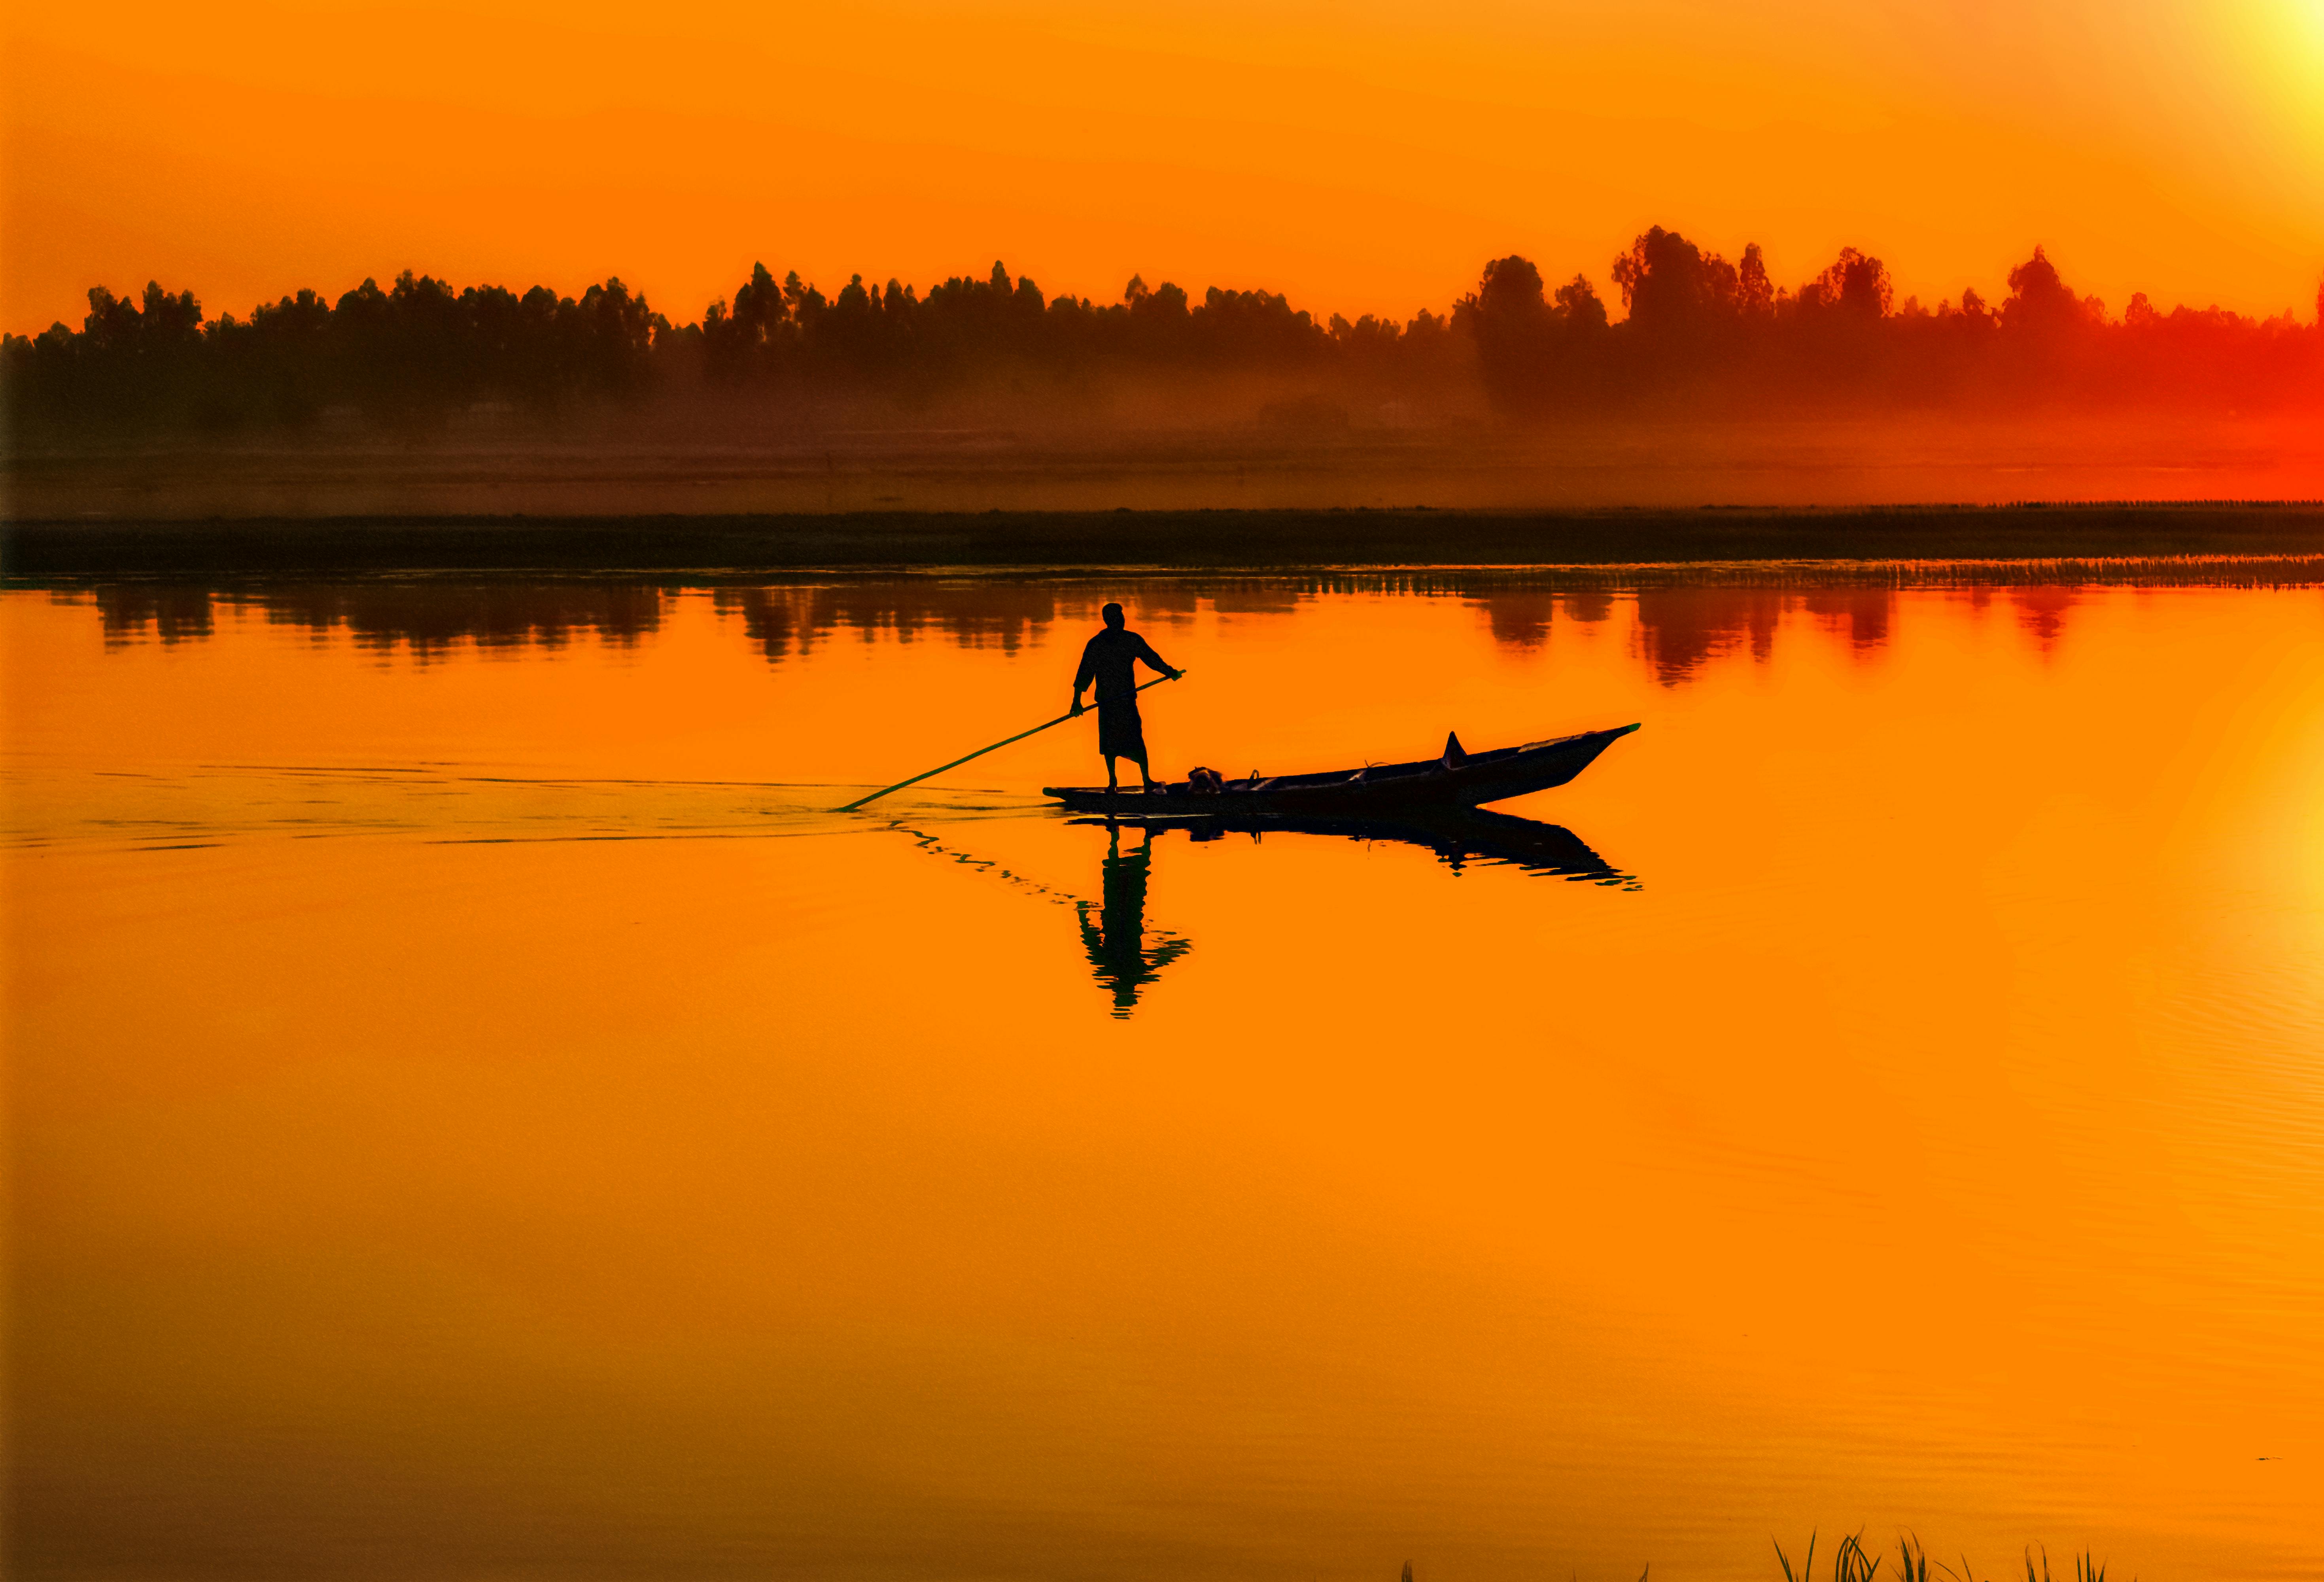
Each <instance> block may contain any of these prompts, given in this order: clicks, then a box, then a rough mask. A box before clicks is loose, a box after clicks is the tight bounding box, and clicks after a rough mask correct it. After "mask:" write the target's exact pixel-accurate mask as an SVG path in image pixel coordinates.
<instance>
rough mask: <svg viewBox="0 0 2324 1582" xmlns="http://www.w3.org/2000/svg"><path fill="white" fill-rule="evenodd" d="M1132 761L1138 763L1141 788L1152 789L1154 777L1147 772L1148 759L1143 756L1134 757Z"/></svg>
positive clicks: (1144, 789)
mask: <svg viewBox="0 0 2324 1582" xmlns="http://www.w3.org/2000/svg"><path fill="white" fill-rule="evenodd" d="M1130 762H1131V763H1135V764H1137V765H1138V784H1139V789H1140V790H1142V791H1152V790H1153V789H1154V777H1153V776H1152V775H1150V774H1148V773H1147V772H1146V760H1145V759H1143V758H1132V759H1131V760H1130Z"/></svg>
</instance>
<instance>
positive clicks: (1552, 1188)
mask: <svg viewBox="0 0 2324 1582" xmlns="http://www.w3.org/2000/svg"><path fill="white" fill-rule="evenodd" d="M1106 597H1121V598H1122V599H1123V600H1124V602H1126V603H1127V604H1128V605H1129V606H1130V609H1131V611H1132V624H1134V625H1136V626H1138V627H1139V628H1141V629H1142V630H1144V631H1145V632H1146V633H1147V634H1148V636H1149V637H1150V638H1151V639H1152V641H1153V642H1154V643H1155V645H1156V646H1157V648H1159V649H1160V650H1161V652H1163V653H1164V654H1165V655H1166V656H1167V657H1168V658H1169V659H1170V660H1171V661H1173V662H1175V663H1177V664H1180V665H1183V666H1185V667H1186V668H1187V669H1188V670H1189V671H1190V672H1191V673H1190V675H1189V677H1188V679H1187V680H1186V681H1185V682H1184V683H1182V684H1179V685H1176V686H1172V687H1165V688H1161V689H1157V690H1156V691H1155V692H1153V693H1151V694H1149V695H1148V705H1149V707H1148V736H1149V740H1151V741H1152V742H1153V744H1154V745H1155V748H1156V751H1157V757H1158V760H1159V762H1158V763H1157V767H1158V768H1166V769H1167V770H1169V771H1170V772H1174V773H1183V772H1185V769H1186V767H1187V766H1189V765H1190V764H1191V763H1196V762H1202V763H1211V764H1213V765H1216V766H1218V767H1221V768H1222V769H1224V770H1226V771H1227V772H1230V773H1236V774H1240V773H1241V772H1244V771H1246V770H1248V769H1252V768H1257V769H1260V770H1264V771H1272V772H1289V771H1296V770H1301V769H1307V768H1322V767H1329V766H1332V765H1333V764H1338V763H1357V762H1360V761H1362V760H1363V759H1365V758H1367V757H1370V758H1377V759H1388V758H1401V757H1411V756H1417V755H1420V754H1431V753H1434V750H1435V749H1436V748H1437V746H1438V745H1440V744H1441V743H1442V741H1443V735H1444V732H1445V731H1446V730H1447V729H1448V728H1453V727H1457V728H1458V729H1459V731H1460V733H1461V735H1462V740H1463V741H1464V742H1465V743H1466V744H1468V745H1469V746H1471V748H1472V749H1474V748H1480V747H1486V746H1492V745H1504V744H1507V743H1511V742H1515V741H1519V740H1525V739H1530V738H1535V737H1539V736H1543V735H1552V734H1557V733H1562V732H1564V731H1569V730H1575V729H1582V728H1588V727H1594V726H1609V725H1618V724H1624V723H1628V722H1629V721H1631V720H1638V721H1642V722H1643V723H1644V726H1645V728H1644V729H1643V730H1642V731H1641V732H1639V733H1638V734H1637V735H1634V736H1631V737H1628V738H1626V739H1625V740H1623V741H1622V742H1620V743H1618V744H1617V745H1616V746H1615V747H1614V748H1613V749H1612V750H1610V751H1609V753H1608V754H1607V755H1606V756H1605V757H1604V758H1602V759H1601V760H1600V762H1599V763H1597V765H1596V766H1594V767H1593V768H1591V770H1590V771H1589V772H1587V773H1586V774H1585V775H1583V776H1582V778H1581V779H1580V780H1579V781H1577V782H1574V783H1573V784H1572V785H1571V786H1569V787H1566V788H1564V789H1563V790H1561V791H1552V792H1549V793H1546V794H1545V795H1542V796H1539V797H1535V798H1532V799H1528V800H1526V801H1524V802H1520V803H1515V804H1509V805H1508V806H1507V808H1506V809H1505V810H1506V811H1508V812H1510V813H1513V814H1517V815H1520V816H1522V817H1524V818H1525V819H1529V820H1535V821H1539V823H1536V824H1528V825H1518V826H1504V827H1502V828H1501V829H1500V831H1499V834H1498V835H1497V836H1496V837H1495V840H1496V842H1498V844H1493V843H1488V846H1489V849H1468V848H1465V847H1459V846H1445V845H1443V844H1440V845H1437V846H1430V845H1427V844H1421V843H1414V842H1407V841H1398V840H1395V839H1379V840H1373V841H1369V842H1359V841H1353V840H1349V839H1344V838H1338V837H1328V836H1323V835H1302V834H1296V833H1285V832H1275V833H1269V834H1268V835H1266V836H1264V837H1259V838H1253V837H1250V836H1249V835H1242V834H1236V835H1229V836H1227V837H1223V838H1220V839H1215V840H1207V841H1195V840H1192V839H1189V838H1188V837H1187V836H1186V835H1185V833H1184V832H1183V831H1177V832H1169V833H1159V834H1151V835H1149V834H1148V833H1146V832H1143V831H1138V830H1128V831H1125V830H1120V829H1113V830H1109V829H1108V828H1104V827H1102V825H1094V824H1091V823H1087V822H1078V821H1074V820H1072V819H1065V818H1063V817H1059V816H1056V815H1055V814H1052V813H1049V812H1047V811H1045V810H1042V808H1041V807H1040V805H1039V801H1038V798H1037V794H1036V792H1037V788H1038V787H1039V786H1040V785H1042V784H1044V783H1054V782H1059V781H1073V782H1085V781H1087V780H1088V779H1090V778H1091V776H1092V773H1093V771H1095V770H1096V768H1097V766H1096V764H1095V762H1094V760H1093V758H1092V757H1090V756H1089V754H1090V744H1091V739H1092V737H1093V725H1091V724H1089V723H1087V722H1084V723H1083V724H1080V725H1077V726H1074V727H1070V728H1068V729H1061V730H1059V731H1056V732H1053V733H1051V734H1049V735H1047V736H1043V737H1038V738H1036V739H1034V740H1033V741H1030V742H1027V743H1025V744H1022V745H1019V746H1018V747H1015V748H1011V749H1010V750H1009V751H1008V752H1006V753H1005V754H1000V755H997V756H995V757H993V758H991V759H989V760H984V761H981V762H980V763H977V764H974V765H973V766H971V768H969V769H968V770H964V771H962V772H960V773H959V774H958V775H957V776H956V777H955V779H954V782H953V783H950V784H947V785H945V786H944V787H943V788H941V789H933V790H931V789H927V788H922V789H920V790H918V791H915V792H911V793H907V794H904V795H901V796H899V797H897V798H896V799H894V800H891V801H889V802H886V803H882V804H876V805H875V807H874V809H873V810H871V811H870V812H867V813H865V814H862V815H855V816H846V817H840V816H834V815H832V814H830V813H828V812H826V811H824V810H826V809H828V808H830V807H832V806H834V805H835V804H836V803H838V802H840V801H844V800H846V798H847V796H848V795H851V794H853V791H854V790H856V789H858V788H862V787H865V786H869V785H872V784H878V783H882V782H886V781H889V780H892V779H895V778H899V777H900V776H901V775H903V774H906V773H908V772H913V771H916V770H918V769H921V768H925V767H927V765H928V764H929V763H934V762H936V761H939V760H941V759H942V758H944V757H947V756H950V755H953V754H955V753H958V752H961V751H965V750H966V749H967V748H969V747H971V746H973V745H977V744H978V743H980V742H982V741H985V740H989V739H991V738H994V737H998V736H1000V735H1005V734H1007V733H1008V732H1010V731H1011V730H1015V729H1019V728H1022V727H1023V726H1026V725H1028V724H1031V723H1033V722H1035V721H1037V720H1038V719H1041V718H1045V717H1048V716H1049V715H1051V714H1055V713H1056V712H1058V711H1059V710H1060V709H1061V708H1062V707H1063V705H1064V703H1065V698H1066V692H1067V688H1068V683H1069V680H1070V677H1071V673H1072V669H1073V664H1074V658H1075V657H1076V655H1077V652H1078V647H1079V643H1080V641H1081V639H1082V637H1083V635H1084V634H1085V632H1086V631H1087V630H1089V629H1090V628H1091V627H1092V626H1093V624H1094V611H1095V607H1096V606H1097V605H1098V604H1099V603H1100V602H1102V600H1103V599H1104V598H1106ZM0 632H5V644H6V648H5V675H6V687H7V691H6V711H7V712H6V718H7V746H8V760H7V769H8V773H9V777H10V778H9V796H10V802H9V809H8V824H9V830H10V846H9V848H8V850H7V851H6V854H5V865H6V867H5V879H6V896H7V907H8V919H7V921H8V928H9V934H8V950H7V957H6V962H7V990H6V993H7V998H6V1032H7V1049H8V1059H9V1079H10V1087H9V1089H8V1095H7V1105H8V1125H9V1153H10V1159H11V1161H12V1166H13V1180H12V1185H11V1198H10V1204H9V1212H10V1216H11V1218H10V1224H9V1235H8V1240H9V1246H10V1252H11V1256H12V1259H13V1266H12V1291H11V1306H12V1312H11V1319H10V1327H9V1329H10V1344H11V1348H12V1349H11V1356H10V1375H9V1390H10V1402H9V1414H8V1433H9V1439H10V1446H9V1448H10V1453H11V1456H12V1457H13V1469H12V1476H13V1479H14V1503H13V1512H12V1519H11V1524H10V1528H9V1532H8V1542H9V1544H10V1546H11V1549H12V1550H13V1554H12V1556H11V1560H12V1563H11V1565H10V1570H11V1571H12V1573H13V1574H14V1575H17V1576H23V1577H141V1578H143V1577H185V1576H194V1575H201V1574H207V1575H226V1574H234V1575H261V1574H263V1575H278V1576H284V1577H290V1576H299V1577H356V1576H362V1577H543V1578H546V1577H589V1576H620V1577H657V1578H659V1577H680V1576H721V1577H724V1576H734V1577H742V1576H749V1577H770V1576H776V1577H1091V1578H1106V1577H1135V1578H1146V1577H1153V1578H1160V1577H1194V1576H1200V1577H1253V1578H1259V1577H1265V1578H1276V1577H1282V1578H1296V1579H1301V1582H1305V1579H1307V1578H1332V1579H1337V1578H1347V1579H1350V1582H1358V1579H1363V1582H1389V1579H1390V1578H1393V1577H1395V1576H1396V1575H1397V1568H1398V1567H1399V1566H1400V1565H1401V1564H1402V1563H1403V1562H1404V1561H1405V1560H1406V1559H1410V1560H1411V1561H1412V1562H1413V1563H1414V1567H1415V1572H1416V1576H1417V1577H1419V1578H1420V1579H1421V1582H1470V1579H1472V1578H1473V1579H1478V1582H1489V1579H1499V1578H1539V1577H1566V1576H1569V1575H1578V1576H1580V1577H1587V1578H1599V1579H1614V1582H1628V1579H1629V1578H1631V1577H1636V1576H1637V1575H1638V1574H1639V1570H1640V1568H1641V1567H1643V1566H1645V1565H1646V1564H1648V1563H1649V1562H1651V1563H1652V1565H1653V1567H1654V1573H1653V1574H1654V1575H1655V1577H1680V1578H1683V1577H1771V1576H1773V1575H1775V1556H1774V1553H1773V1550H1772V1549H1771V1547H1770V1544H1769V1540H1770V1538H1771V1537H1775V1538H1779V1539H1781V1540H1782V1541H1783V1542H1784V1544H1785V1545H1786V1546H1787V1547H1789V1548H1791V1549H1792V1550H1794V1554H1796V1553H1797V1550H1798V1548H1799V1546H1800V1545H1802V1544H1803V1543H1804V1541H1805V1540H1806V1538H1807V1536H1808V1534H1809V1531H1810V1530H1811V1529H1812V1528H1820V1529H1821V1531H1822V1532H1823V1534H1824V1539H1823V1543H1824V1546H1825V1550H1827V1551H1828V1550H1829V1546H1830V1543H1831V1537H1832V1535H1833V1534H1834V1533H1836V1532H1839V1531H1851V1530H1854V1529H1856V1528H1858V1527H1863V1528H1865V1529H1867V1540H1868V1541H1876V1542H1878V1541H1888V1540H1893V1539H1894V1537H1895V1534H1896V1533H1897V1532H1899V1531H1904V1530H1911V1531H1917V1532H1918V1533H1919V1534H1920V1535H1921V1536H1922V1538H1923V1539H1924V1540H1926V1541H1927V1542H1928V1543H1929V1545H1930V1547H1931V1549H1932V1551H1933V1553H1934V1555H1935V1557H1936V1558H1938V1559H1949V1560H1951V1561H1952V1562H1953V1563H1954V1564H1955V1565H1956V1566H1957V1567H1958V1566H1959V1564H1960V1561H1959V1559H1958V1558H1957V1557H1958V1556H1959V1555H1960V1553H1961V1552H1962V1551H1966V1553H1967V1555H1968V1556H1969V1559H1970V1561H1971V1562H1972V1563H1973V1564H1974V1567H1975V1568H1976V1571H1977V1574H1978V1576H1979V1577H1999V1576H2002V1575H2005V1574H2006V1572H2007V1571H2008V1570H2009V1569H2010V1568H2013V1567H2015V1566H2016V1565H2018V1564H2019V1562H2018V1560H2017V1559H2016V1556H2017V1555H2018V1552H2019V1551H2020V1550H2021V1549H2022V1548H2023V1547H2024V1545H2026V1544H2028V1543H2046V1544H2047V1545H2048V1546H2049V1549H2050V1550H2051V1552H2052V1555H2053V1556H2056V1557H2058V1559H2059V1562H2060V1563H2061V1565H2062V1564H2063V1563H2064V1560H2063V1557H2064V1555H2065V1553H2066V1552H2067V1551H2069V1550H2080V1549H2082V1548H2085V1547H2087V1548H2089V1549H2090V1550H2094V1551H2096V1552H2097V1553H2098V1555H2099V1556H2101V1557H2102V1558H2105V1559H2107V1560H2108V1561H2110V1563H2111V1566H2112V1568H2113V1572H2114V1574H2117V1575H2121V1576H2128V1575H2131V1574H2133V1573H2135V1574H2136V1575H2139V1576H2143V1577H2147V1578H2150V1579H2154V1578H2170V1577H2185V1578H2209V1577H2221V1578H2225V1577H2244V1578H2251V1577H2324V1516H2319V1512H2324V590H2319V588H2317V587H2289V588H2264V587H2189V586H2170V587H2161V586H2150V587H2138V586H2118V587H2061V586H2039V587H1951V588H1946V587H1925V588H1922V589H1919V590H1916V591H1906V592H1901V593H1899V592H1892V591H1890V590H1888V589H1886V588H1867V587H1808V586H1801V587H1790V588H1784V587H1720V586H1711V585H1693V586H1689V585H1674V586H1659V587H1646V588H1644V589H1637V588H1632V589H1629V590H1624V589H1622V588H1618V587H1615V588H1605V589H1595V590H1593V589H1589V588H1578V589H1577V588H1569V589H1565V590H1563V591H1559V590H1555V589H1544V588H1532V589H1528V588H1526V587H1510V586H1486V585H1475V586H1464V585H1463V584H1462V581H1461V579H1460V578H1454V577H1444V578H1433V579H1432V578H1423V579H1420V580H1419V581H1418V582H1416V583H1406V584H1404V585H1396V586H1392V585H1388V584H1379V583H1371V584H1367V583H1363V582H1358V581H1350V582H1347V583H1344V584H1332V583H1320V584H1297V583H1288V582H1241V583H1233V582H1229V583H1203V582H1194V581H1176V582H1150V583H1143V584H1123V585H1095V584H1063V583H1060V584H1038V583H1016V584H997V583H983V584H979V583H968V582H963V583H940V582H924V583H918V584H911V585H892V584H891V585H870V584H851V585H844V586H832V587H687V586H682V585H675V584H673V585H659V586H656V585H628V584H618V583H608V582H588V581H580V582H566V583H557V584H514V583H487V582H474V581H411V582H379V583H368V584H361V583H356V584H345V585H337V586H320V585H318V586H300V587H263V588H256V589H245V590H242V591H240V592H238V593H235V594H232V595H227V594H213V593H210V592H207V591H204V590H200V589H185V588H172V587H155V586H142V587H106V588H95V589H87V590H81V591H78V592H72V593H66V594H54V595H52V594H51V593H48V592H43V591H27V590H18V591H15V592H13V593H10V594H8V595H6V596H5V599H0ZM1543 824H1546V825H1552V826H1554V828H1541V825H1543ZM1820 1563H1821V1562H1820ZM1884 1574H1885V1573H1884Z"/></svg>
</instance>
